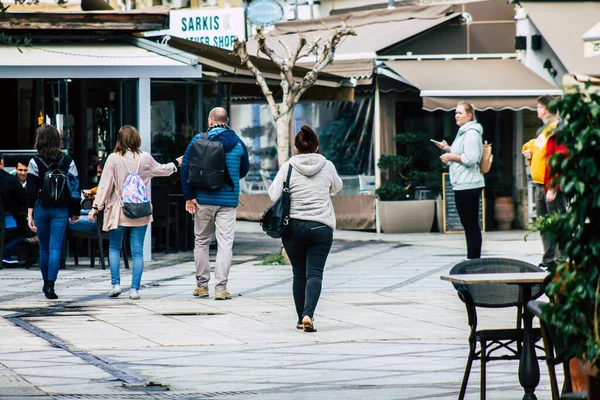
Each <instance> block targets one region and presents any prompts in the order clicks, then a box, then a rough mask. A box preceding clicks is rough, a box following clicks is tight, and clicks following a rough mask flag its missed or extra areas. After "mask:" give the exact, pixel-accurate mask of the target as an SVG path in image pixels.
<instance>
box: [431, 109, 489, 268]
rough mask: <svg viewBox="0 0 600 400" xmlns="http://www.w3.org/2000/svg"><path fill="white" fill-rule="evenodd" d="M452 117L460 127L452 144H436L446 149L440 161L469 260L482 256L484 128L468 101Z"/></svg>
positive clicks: (443, 142)
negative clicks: (446, 168) (447, 177)
mask: <svg viewBox="0 0 600 400" xmlns="http://www.w3.org/2000/svg"><path fill="white" fill-rule="evenodd" d="M454 118H455V120H456V125H458V126H459V128H458V132H457V134H456V138H455V139H454V142H452V146H448V144H447V143H446V141H445V140H444V141H442V142H439V143H436V144H437V146H438V147H439V148H440V149H442V150H444V151H445V152H446V153H444V154H442V156H441V157H440V160H442V161H443V162H445V163H447V164H449V166H450V183H452V189H453V190H454V200H455V203H456V211H458V216H459V217H460V222H461V223H462V225H463V228H464V229H465V237H466V240H467V259H468V260H471V259H474V258H481V227H480V226H479V199H480V197H481V190H482V189H483V187H484V186H485V182H484V180H483V174H482V173H481V171H480V170H479V162H480V161H481V155H482V154H483V143H482V139H481V135H483V127H482V126H481V125H480V124H478V123H477V121H476V120H475V110H473V106H472V105H471V104H470V103H467V102H460V103H458V106H457V107H456V113H455V117H454Z"/></svg>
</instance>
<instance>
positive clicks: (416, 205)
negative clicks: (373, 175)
mask: <svg viewBox="0 0 600 400" xmlns="http://www.w3.org/2000/svg"><path fill="white" fill-rule="evenodd" d="M394 140H395V141H396V143H397V144H398V146H397V149H398V154H396V155H389V154H385V155H382V156H381V158H380V159H379V161H378V163H377V165H378V166H379V168H381V169H382V170H385V171H386V172H387V173H386V174H382V175H383V177H384V178H385V179H384V183H383V184H382V185H381V186H380V187H379V188H378V189H377V190H376V191H375V194H376V195H377V198H378V199H379V217H380V219H381V228H382V230H383V231H384V232H386V233H409V232H429V231H430V230H431V227H432V224H433V216H434V214H435V200H415V192H416V190H417V187H419V186H426V185H427V183H428V178H429V175H430V173H431V172H433V170H435V169H436V168H435V166H436V165H441V164H440V163H439V160H438V159H437V157H438V154H437V153H434V151H435V150H436V148H435V147H434V146H432V145H431V143H429V136H428V135H427V134H424V133H401V134H399V135H396V136H395V137H394ZM438 176H439V174H438ZM438 179H439V178H438ZM432 186H435V187H439V185H430V188H431V187H432ZM432 197H434V196H432Z"/></svg>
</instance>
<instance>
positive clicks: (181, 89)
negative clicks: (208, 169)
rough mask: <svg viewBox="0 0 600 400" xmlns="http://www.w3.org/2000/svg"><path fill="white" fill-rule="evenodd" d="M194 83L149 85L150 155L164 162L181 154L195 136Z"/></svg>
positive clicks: (195, 99) (196, 121)
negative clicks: (150, 112)
mask: <svg viewBox="0 0 600 400" xmlns="http://www.w3.org/2000/svg"><path fill="white" fill-rule="evenodd" d="M198 87H199V84H196V83H186V82H182V81H173V82H162V81H161V82H155V81H153V82H152V88H151V95H152V115H151V119H152V127H151V138H152V154H153V156H154V157H155V158H156V159H157V160H159V161H161V162H167V161H170V160H172V159H174V158H176V157H179V156H180V155H182V154H183V152H184V151H185V149H186V147H187V145H188V144H189V142H190V140H191V139H192V137H193V136H194V135H195V134H196V133H197V128H196V127H197V124H198V120H197V118H198V116H197V114H198V113H197V108H198V107H197V98H198Z"/></svg>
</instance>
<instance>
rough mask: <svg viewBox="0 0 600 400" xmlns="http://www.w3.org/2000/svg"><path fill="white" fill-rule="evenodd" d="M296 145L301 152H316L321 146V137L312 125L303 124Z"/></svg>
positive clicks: (297, 135)
mask: <svg viewBox="0 0 600 400" xmlns="http://www.w3.org/2000/svg"><path fill="white" fill-rule="evenodd" d="M295 145H296V148H297V149H298V153H300V154H308V153H314V152H316V151H317V148H319V138H318V137H317V134H316V133H315V131H313V130H312V129H311V128H310V126H306V125H302V127H301V128H300V132H298V133H297V134H296V142H295Z"/></svg>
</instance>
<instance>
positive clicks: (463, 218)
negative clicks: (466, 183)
mask: <svg viewBox="0 0 600 400" xmlns="http://www.w3.org/2000/svg"><path fill="white" fill-rule="evenodd" d="M480 197H481V188H477V189H467V190H455V191H454V201H455V203H456V211H458V216H459V217H460V222H461V223H462V226H463V228H465V238H466V239H467V258H468V259H470V260H472V259H474V258H481V228H480V227H479V198H480Z"/></svg>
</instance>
